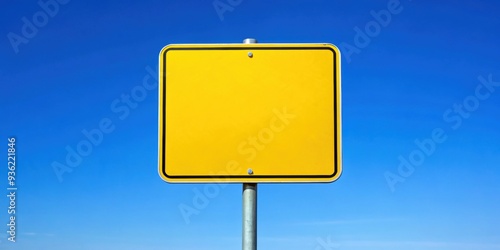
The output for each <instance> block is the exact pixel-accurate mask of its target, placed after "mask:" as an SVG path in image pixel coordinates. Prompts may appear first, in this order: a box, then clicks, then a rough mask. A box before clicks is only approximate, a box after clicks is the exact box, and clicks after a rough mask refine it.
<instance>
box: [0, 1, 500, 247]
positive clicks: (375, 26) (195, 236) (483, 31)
mask: <svg viewBox="0 0 500 250" xmlns="http://www.w3.org/2000/svg"><path fill="white" fill-rule="evenodd" d="M214 3H215V4H216V5H217V6H225V8H227V10H226V11H224V12H223V13H222V12H220V11H221V10H220V9H219V12H218V11H217V9H216V8H215V7H214ZM47 4H49V5H50V7H44V6H48V5H47ZM47 8H48V10H49V11H47ZM499 11H500V3H499V2H497V1H493V0H490V1H487V0H478V1H458V2H457V1H439V2H436V1H424V0H413V1H411V0H400V1H397V0H377V1H368V0H357V1H326V0H321V1H320V0H313V1H305V0H304V1H302V0H299V1H282V0H280V1H262V0H241V1H237V0H232V1H229V0H217V1H213V0H198V1H195V0H186V1H160V0H147V1H117V0H111V1H95V0H89V1H79V0H64V1H63V0H59V1H56V0H41V1H40V2H37V1H11V2H5V1H4V2H2V3H1V8H0V13H1V15H0V34H3V38H2V39H0V57H1V58H2V59H1V60H0V86H1V91H0V115H1V117H2V126H1V128H2V129H1V130H0V141H1V142H3V143H2V144H0V149H1V151H2V152H5V157H6V155H7V148H8V146H7V142H8V141H7V138H9V137H12V136H14V137H15V138H16V140H17V142H16V150H17V151H16V152H17V175H16V176H17V184H18V191H17V192H18V194H17V195H18V196H17V205H18V206H17V211H16V215H17V220H16V223H17V234H16V242H15V243H12V242H10V241H8V239H7V233H6V231H7V230H8V228H7V226H6V225H5V226H4V228H1V227H0V229H1V230H0V248H2V249H8V250H18V249H19V250H21V249H22V250H28V249H29V250H46V249H52V250H66V249H72V250H80V249H81V250H87V249H89V250H90V249H92V250H101V249H102V250H104V249H106V250H114V249H120V250H133V249H148V250H155V249H174V250H176V249H179V250H180V249H183V250H186V249H197V250H203V249H206V250H208V249H222V250H224V249H238V248H240V247H241V184H230V185H222V186H221V185H206V184H182V185H178V184H167V183H165V182H164V181H163V180H161V178H160V177H159V175H158V172H157V140H158V134H157V127H158V126H157V119H158V117H157V116H158V115H157V112H158V107H157V106H158V89H157V79H156V78H157V76H156V74H157V68H158V65H157V64H158V53H159V51H160V50H161V48H162V47H163V46H165V45H167V44H173V43H240V42H242V40H243V39H244V38H247V37H254V38H257V39H258V40H259V42H261V43H332V44H335V45H337V46H338V47H339V48H340V49H341V51H342V53H343V54H342V101H343V103H342V105H343V174H342V176H341V177H340V179H339V180H338V181H336V182H334V183H331V184H279V185H278V184H261V185H259V189H258V190H259V191H258V192H259V193H258V239H259V242H258V245H259V249H289V250H293V249H311V250H316V249H345V250H362V249H370V250H379V249H380V250H381V249H384V250H393V249H394V250H399V249H405V250H406V249H419V250H427V249H429V250H448V249H450V250H451V249H453V250H455V249H475V250H494V249H500V226H499V225H500V216H499V215H498V211H500V196H499V195H498V194H499V193H500V169H499V168H498V167H499V163H500V129H499V128H500V109H499V107H500V63H499V58H500V48H499V44H500V33H499V32H498V31H499V30H500V16H499V15H498V13H499ZM40 13H42V14H40ZM381 13H385V14H387V13H389V14H388V15H389V17H388V16H387V15H385V16H384V15H383V14H381ZM381 15H382V17H381ZM44 16H45V17H46V18H45V19H44V18H43V17H44ZM33 18H35V21H33ZM36 18H38V19H36ZM384 18H385V19H384ZM26 20H27V22H29V23H31V25H33V27H34V28H35V30H36V31H34V30H33V29H32V30H29V28H25V26H26V25H27V24H26ZM380 20H382V21H380ZM36 23H37V24H38V25H37V24H36ZM367 28H368V30H367ZM23 30H24V33H25V34H23ZM26 34H27V35H28V36H26ZM12 37H16V38H17V40H14V42H12V41H13V40H12V39H13V38H12ZM363 38H364V39H363ZM19 39H20V40H19ZM19 41H22V42H19ZM146 85H147V86H151V88H150V89H147V90H146V91H145V92H144V93H145V95H143V96H141V98H139V99H140V100H139V99H135V100H132V101H131V103H128V104H127V102H126V101H125V99H124V98H126V97H124V96H127V95H131V94H132V93H134V91H136V90H137V88H140V86H146ZM103 123H104V125H102V124H103ZM100 126H103V127H105V128H106V131H108V132H106V133H103V134H102V138H99V140H97V142H96V143H95V144H94V145H91V147H90V148H87V149H86V150H87V151H86V152H87V154H86V156H83V157H81V159H80V160H78V159H70V162H71V160H72V163H73V165H74V166H68V167H69V169H71V172H66V173H63V174H57V171H55V170H54V165H57V163H56V162H58V163H60V164H62V165H66V166H67V165H68V161H67V159H66V158H67V155H68V152H69V151H68V150H70V151H71V150H76V149H77V147H78V145H79V143H82V141H85V140H87V137H86V136H85V132H82V131H87V132H89V131H93V130H95V129H98V128H99V127H100ZM433 138H434V141H433V142H432V143H431V144H433V145H434V146H433V147H431V146H430V144H429V143H430V140H432V139H433ZM416 141H418V142H417V143H416ZM423 142H426V143H427V144H425V143H424V144H425V145H426V146H425V147H424V149H421V147H419V146H418V145H419V144H422V143H423ZM89 145H90V144H89ZM426 150H427V152H426ZM401 159H404V160H401ZM402 161H408V162H409V164H410V165H411V166H410V167H408V166H406V167H404V166H403V167H400V166H402V163H401V162H402ZM0 176H3V177H2V178H0V187H4V188H5V189H4V193H5V195H7V194H8V192H7V190H6V188H7V184H8V183H7V168H6V167H2V171H0ZM1 180H3V181H1ZM207 190H208V192H209V195H210V196H213V198H206V201H205V202H202V200H203V198H200V195H199V194H198V193H201V194H202V196H204V197H205V196H206V192H207ZM210 192H212V193H210ZM200 199H201V200H200ZM186 206H189V207H191V208H192V209H194V210H196V214H191V215H189V216H186V215H184V216H183V213H182V212H181V210H180V209H179V207H186ZM7 208H8V200H7V197H4V198H2V199H0V224H7V223H8V222H9V218H8V216H9V215H8V213H7V210H8V209H7Z"/></svg>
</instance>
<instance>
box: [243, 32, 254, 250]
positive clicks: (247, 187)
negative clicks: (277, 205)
mask: <svg viewBox="0 0 500 250" xmlns="http://www.w3.org/2000/svg"><path fill="white" fill-rule="evenodd" d="M243 43H245V44H250V43H257V40H255V39H254V38H247V39H245V40H243ZM248 173H249V174H252V170H251V169H249V170H248ZM242 237H243V247H242V249H243V250H257V183H243V236H242Z"/></svg>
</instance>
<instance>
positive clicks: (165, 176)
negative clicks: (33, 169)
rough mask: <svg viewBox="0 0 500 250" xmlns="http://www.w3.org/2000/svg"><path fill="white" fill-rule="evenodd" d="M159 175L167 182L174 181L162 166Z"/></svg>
mask: <svg viewBox="0 0 500 250" xmlns="http://www.w3.org/2000/svg"><path fill="white" fill-rule="evenodd" d="M158 175H159V176H160V178H161V179H162V180H163V181H165V182H169V183H171V182H172V179H171V178H170V177H169V176H168V175H167V173H165V172H164V171H163V169H162V167H160V168H158Z"/></svg>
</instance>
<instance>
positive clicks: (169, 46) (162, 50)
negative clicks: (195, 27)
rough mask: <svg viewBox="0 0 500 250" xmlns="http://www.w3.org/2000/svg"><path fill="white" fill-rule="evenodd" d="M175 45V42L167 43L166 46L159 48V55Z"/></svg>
mask: <svg viewBox="0 0 500 250" xmlns="http://www.w3.org/2000/svg"><path fill="white" fill-rule="evenodd" d="M175 47H176V45H175V44H167V45H166V46H164V47H163V48H161V50H160V57H162V55H164V54H166V53H167V52H168V51H169V50H171V49H172V48H175Z"/></svg>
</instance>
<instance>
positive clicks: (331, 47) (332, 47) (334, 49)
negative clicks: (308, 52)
mask: <svg viewBox="0 0 500 250" xmlns="http://www.w3.org/2000/svg"><path fill="white" fill-rule="evenodd" d="M323 46H325V47H327V48H328V49H329V50H330V51H332V53H334V54H336V55H338V56H339V57H340V49H339V48H338V47H337V45H335V44H333V43H323Z"/></svg>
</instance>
